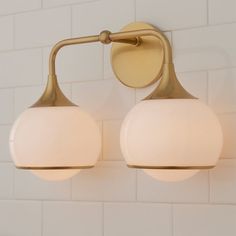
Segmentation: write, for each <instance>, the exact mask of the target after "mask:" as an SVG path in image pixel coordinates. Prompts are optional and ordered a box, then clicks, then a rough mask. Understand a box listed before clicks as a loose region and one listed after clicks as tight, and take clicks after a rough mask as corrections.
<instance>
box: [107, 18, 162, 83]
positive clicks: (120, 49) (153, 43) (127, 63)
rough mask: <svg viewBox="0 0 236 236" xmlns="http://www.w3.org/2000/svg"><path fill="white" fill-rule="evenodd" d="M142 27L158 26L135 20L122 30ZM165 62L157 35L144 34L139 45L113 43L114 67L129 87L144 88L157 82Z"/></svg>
mask: <svg viewBox="0 0 236 236" xmlns="http://www.w3.org/2000/svg"><path fill="white" fill-rule="evenodd" d="M142 29H156V28H155V27H154V26H152V25H150V24H147V23H143V22H134V23H131V24H128V25H126V26H125V27H124V28H122V29H121V32H124V31H132V30H142ZM156 30H157V29H156ZM163 62H164V50H163V47H162V44H161V41H160V40H159V39H158V38H157V37H154V36H143V37H142V38H141V42H140V45H138V46H135V45H130V44H125V43H117V42H115V43H112V49H111V64H112V69H113V71H114V73H115V75H116V77H117V78H118V79H119V80H120V82H121V83H123V84H124V85H126V86H128V87H132V88H144V87H147V86H149V85H151V84H153V83H155V82H156V81H157V80H158V79H159V78H160V76H161V71H162V66H163Z"/></svg>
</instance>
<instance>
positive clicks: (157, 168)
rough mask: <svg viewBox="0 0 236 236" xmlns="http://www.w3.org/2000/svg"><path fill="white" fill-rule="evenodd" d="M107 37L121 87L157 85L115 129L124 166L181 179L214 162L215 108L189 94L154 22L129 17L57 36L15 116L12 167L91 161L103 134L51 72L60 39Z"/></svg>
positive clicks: (53, 169) (55, 176)
mask: <svg viewBox="0 0 236 236" xmlns="http://www.w3.org/2000/svg"><path fill="white" fill-rule="evenodd" d="M98 41H100V42H101V43H103V44H109V43H111V42H113V45H112V51H111V62H112V67H113V70H114V73H115V74H116V77H117V78H118V79H119V80H120V81H121V82H122V83H123V84H124V85H126V86H129V87H132V88H143V87H146V86H148V85H151V84H153V83H154V82H156V81H157V80H158V79H160V78H161V80H160V83H159V84H158V86H157V88H156V89H155V90H154V91H153V92H152V93H151V94H150V95H149V96H147V97H146V98H145V99H144V100H143V101H141V102H140V103H138V104H137V105H136V106H134V108H133V109H132V110H131V111H130V112H129V113H128V115H127V116H126V118H125V120H124V122H123V124H122V127H121V135H120V143H121V149H122V153H123V156H124V158H125V160H126V162H127V165H128V167H131V168H140V169H143V170H144V171H145V172H146V173H147V174H148V175H150V176H152V177H154V178H156V179H160V180H163V181H179V180H183V179H186V178H189V177H191V176H193V175H194V174H195V173H197V172H198V171H199V170H201V169H210V168H213V167H214V166H215V165H216V162H217V160H218V158H219V156H220V152H221V148H222V131H221V127H220V124H219V122H218V120H217V117H216V115H215V114H214V113H213V112H212V111H211V110H210V109H209V108H208V107H207V106H206V105H204V104H203V103H201V102H200V101H199V100H198V99H196V98H195V97H193V96H192V95H191V94H189V93H188V92H187V91H186V90H185V89H184V88H183V87H182V85H181V84H180V83H179V81H178V80H177V78H176V74H175V70H174V65H173V63H172V50H171V46H170V43H169V41H168V39H167V38H166V37H165V35H164V34H163V33H162V32H160V31H159V30H158V29H156V28H155V27H153V26H151V25H149V24H146V23H141V22H139V23H138V22H136V23H131V24H129V25H127V26H126V27H124V28H123V30H122V31H121V32H118V33H110V32H109V31H103V32H101V33H100V35H94V36H88V37H81V38H72V39H66V40H63V41H60V42H59V43H57V44H56V45H55V46H54V47H53V48H52V51H51V54H50V58H49V76H48V82H47V86H46V89H45V91H44V93H43V95H42V96H41V98H40V99H39V100H38V101H37V102H36V103H35V104H34V105H33V106H31V107H30V108H29V109H27V110H26V111H25V112H24V113H23V114H21V115H20V117H19V118H18V119H17V121H16V122H15V124H14V126H13V128H12V131H11V135H10V150H11V154H12V157H13V160H14V163H15V165H16V167H17V168H21V169H28V170H31V171H33V172H34V173H35V174H36V175H38V176H39V177H41V178H44V179H47V180H62V179H66V178H69V177H71V176H73V175H74V174H76V173H77V172H78V171H79V170H80V169H85V168H91V167H93V166H94V165H95V163H96V161H97V159H98V156H99V152H100V149H101V138H100V134H99V130H98V127H97V126H96V123H95V122H94V121H93V119H92V118H91V117H90V116H89V115H88V114H87V113H86V112H84V111H82V109H81V108H79V107H78V106H76V105H75V104H73V103H72V102H70V101H69V100H68V99H67V98H66V97H65V96H64V95H63V93H62V91H61V90H60V88H59V86H58V83H57V77H56V73H55V59H56V55H57V52H58V51H59V50H60V49H61V48H62V47H64V46H68V45H73V44H82V43H92V42H98Z"/></svg>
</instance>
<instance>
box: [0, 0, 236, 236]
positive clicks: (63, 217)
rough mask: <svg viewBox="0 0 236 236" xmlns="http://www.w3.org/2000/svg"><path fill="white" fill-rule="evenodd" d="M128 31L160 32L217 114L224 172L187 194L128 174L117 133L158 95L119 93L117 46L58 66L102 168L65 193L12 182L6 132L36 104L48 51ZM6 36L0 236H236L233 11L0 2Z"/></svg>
mask: <svg viewBox="0 0 236 236" xmlns="http://www.w3.org/2000/svg"><path fill="white" fill-rule="evenodd" d="M132 21H146V22H149V23H152V24H154V25H156V26H157V27H159V28H160V29H162V30H164V31H165V33H166V35H167V36H168V38H169V39H170V40H171V42H172V45H173V50H174V60H175V65H176V70H177V72H178V76H179V79H180V81H181V82H182V83H183V85H184V86H185V87H186V88H187V89H188V90H189V91H190V92H192V93H193V94H194V95H195V96H197V97H199V98H200V99H201V100H202V101H204V102H206V103H208V104H209V105H210V106H211V107H212V108H213V109H214V111H215V112H216V113H217V114H218V116H219V119H220V121H221V123H222V127H223V132H224V139H225V143H224V147H223V151H222V155H221V160H220V162H219V163H218V165H217V167H216V168H215V169H214V170H211V171H201V172H199V173H198V174H197V175H196V176H194V177H193V178H191V179H189V180H186V181H184V182H180V183H164V182H159V181H155V180H153V179H152V178H150V177H149V176H147V175H145V174H144V173H143V172H142V171H140V170H134V169H129V168H127V167H126V165H125V163H124V161H123V157H122V155H121V151H120V147H119V130H120V124H121V122H122V119H123V118H124V116H125V114H126V113H127V112H128V111H129V110H130V109H131V108H132V107H133V106H134V104H135V103H136V102H138V101H139V100H141V99H142V98H143V97H144V96H145V95H147V94H148V93H149V92H150V91H151V89H152V88H153V87H154V86H152V87H150V88H146V89H137V90H135V89H130V88H127V87H125V86H123V85H122V84H120V83H119V82H117V81H116V79H115V77H114V75H113V73H112V71H111V66H110V62H109V53H110V46H103V45H101V44H90V45H83V46H73V47H68V48H65V49H63V50H62V51H61V52H60V53H59V55H58V59H57V65H58V76H59V81H60V82H61V85H62V88H63V91H64V92H65V94H66V95H67V96H68V97H70V98H71V99H72V100H73V101H74V102H75V103H77V104H79V105H80V106H81V107H82V108H83V109H84V110H87V111H88V112H90V113H91V114H92V116H93V117H94V118H95V119H96V120H97V121H98V124H99V126H100V128H101V133H102V137H103V138H102V140H103V145H102V146H103V150H102V153H101V157H100V161H99V163H98V165H97V166H96V167H95V168H94V169H91V170H84V171H81V172H80V173H79V174H78V175H77V176H75V177H74V178H73V179H71V180H66V181H63V182H58V183H51V182H44V181H42V180H40V179H38V178H37V177H35V176H34V175H32V174H31V173H30V172H27V171H22V170H16V169H15V168H14V167H13V164H12V161H11V158H10V155H9V150H8V135H9V130H10V127H11V124H12V123H13V121H14V119H15V118H16V117H17V116H18V115H19V113H21V112H22V111H23V110H24V109H25V108H26V107H28V106H29V105H31V104H32V103H33V102H34V101H35V100H36V99H37V98H38V97H39V95H40V94H41V92H42V89H43V86H44V85H45V82H46V78H47V71H48V55H49V52H50V48H51V46H52V45H53V44H54V43H56V42H57V41H58V40H61V39H64V38H68V37H79V36H82V35H88V34H97V33H99V32H100V31H101V30H103V29H109V30H111V31H113V32H114V31H118V30H119V29H120V28H121V27H123V26H124V25H126V24H127V23H129V22H132ZM0 35H1V36H0V235H1V236H7V235H9V236H157V235H160V236H235V235H236V43H235V42H236V1H235V0H227V1H225V0H178V1H176V0H5V1H0ZM206 132H207V131H206Z"/></svg>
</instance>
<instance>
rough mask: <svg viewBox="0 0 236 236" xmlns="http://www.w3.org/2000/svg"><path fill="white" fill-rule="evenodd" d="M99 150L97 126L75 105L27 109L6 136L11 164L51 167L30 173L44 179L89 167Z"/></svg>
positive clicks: (60, 176)
mask: <svg viewBox="0 0 236 236" xmlns="http://www.w3.org/2000/svg"><path fill="white" fill-rule="evenodd" d="M100 149H101V137H100V132H99V128H98V126H97V124H96V123H95V121H94V120H93V119H92V118H91V117H90V115H89V114H87V113H86V112H84V111H83V110H82V109H81V108H79V107H77V106H64V107H63V106H62V107H61V106H58V107H34V108H29V109H27V110H26V111H25V112H23V113H22V114H21V115H20V117H19V118H18V119H17V120H16V122H15V123H14V125H13V128H12V130H11V134H10V151H11V154H12V158H13V161H14V163H15V165H16V166H17V167H26V168H27V167H29V169H30V168H32V167H33V168H35V167H36V168H41V167H42V168H52V169H51V170H47V169H41V170H40V169H39V170H35V169H34V170H32V171H33V173H35V174H36V175H37V176H39V177H41V178H43V179H47V180H63V179H67V178H70V177H72V176H73V175H75V174H76V173H77V172H78V171H79V170H80V169H81V168H87V167H93V166H94V165H95V163H96V162H97V160H98V157H99V153H100ZM58 167H59V168H61V169H56V168H58ZM54 168H55V169H54Z"/></svg>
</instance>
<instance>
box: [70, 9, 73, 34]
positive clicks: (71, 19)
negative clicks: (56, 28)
mask: <svg viewBox="0 0 236 236" xmlns="http://www.w3.org/2000/svg"><path fill="white" fill-rule="evenodd" d="M70 36H71V38H72V37H73V8H72V6H70Z"/></svg>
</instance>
